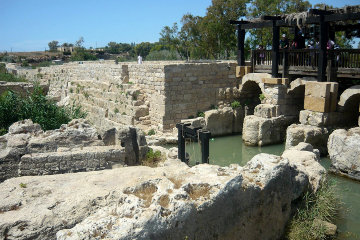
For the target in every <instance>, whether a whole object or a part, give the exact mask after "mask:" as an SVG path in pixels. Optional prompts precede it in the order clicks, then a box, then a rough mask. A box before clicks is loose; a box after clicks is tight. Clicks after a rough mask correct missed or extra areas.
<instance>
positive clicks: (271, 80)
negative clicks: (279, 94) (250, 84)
mask: <svg viewBox="0 0 360 240" xmlns="http://www.w3.org/2000/svg"><path fill="white" fill-rule="evenodd" d="M261 82H262V83H265V84H271V85H277V84H283V85H288V84H289V79H288V78H263V79H261Z"/></svg>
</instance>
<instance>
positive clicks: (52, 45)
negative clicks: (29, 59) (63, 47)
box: [48, 40, 59, 52]
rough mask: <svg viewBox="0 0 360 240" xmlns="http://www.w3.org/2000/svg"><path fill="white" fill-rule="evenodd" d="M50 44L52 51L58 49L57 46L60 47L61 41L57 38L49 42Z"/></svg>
mask: <svg viewBox="0 0 360 240" xmlns="http://www.w3.org/2000/svg"><path fill="white" fill-rule="evenodd" d="M48 46H49V50H50V51H52V52H54V51H57V48H58V47H59V42H58V41H56V40H53V41H51V42H49V43H48Z"/></svg>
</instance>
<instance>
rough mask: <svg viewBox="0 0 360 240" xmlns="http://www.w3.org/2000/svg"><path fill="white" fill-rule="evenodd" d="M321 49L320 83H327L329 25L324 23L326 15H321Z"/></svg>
mask: <svg viewBox="0 0 360 240" xmlns="http://www.w3.org/2000/svg"><path fill="white" fill-rule="evenodd" d="M319 17H320V39H319V40H320V49H319V63H318V65H319V66H318V81H319V82H325V81H326V65H327V56H326V45H327V41H328V23H327V22H324V15H320V16H319Z"/></svg>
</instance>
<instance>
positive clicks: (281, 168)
mask: <svg viewBox="0 0 360 240" xmlns="http://www.w3.org/2000/svg"><path fill="white" fill-rule="evenodd" d="M309 153H310V152H309ZM314 156H315V155H314ZM308 161H309V162H312V161H314V158H313V157H312V158H309V159H308ZM297 164H298V163H297V162H295V163H294V164H293V163H291V162H289V160H288V159H287V158H284V157H279V156H275V155H269V154H259V155H257V156H255V157H254V158H253V159H252V160H251V161H250V162H249V163H248V164H247V165H246V166H244V167H240V166H238V165H236V164H233V165H231V166H230V167H219V166H215V165H208V164H201V165H197V166H195V167H192V168H189V167H188V166H187V165H186V164H184V163H181V162H180V161H179V160H174V159H171V160H168V161H166V163H165V164H164V165H163V167H158V168H149V167H143V166H135V167H128V168H117V169H112V170H105V171H97V172H82V173H76V174H75V173H69V174H62V175H48V176H36V177H28V176H27V177H21V178H13V179H9V180H7V181H5V182H4V183H1V184H0V198H1V199H2V201H1V202H0V209H1V211H2V214H1V218H0V238H4V237H5V236H6V237H7V239H19V240H20V239H30V238H31V239H54V238H55V237H56V238H57V239H97V238H99V239H100V238H106V239H184V238H186V237H189V236H192V237H194V238H196V239H218V238H219V236H221V237H222V238H223V239H246V240H252V239H278V238H279V237H280V236H281V235H282V234H283V231H284V228H285V225H286V222H287V220H288V219H289V216H290V213H291V205H292V202H293V201H294V200H296V199H297V198H299V197H300V196H301V195H302V194H303V192H304V191H306V190H307V186H308V183H309V182H310V178H309V175H308V173H307V172H306V171H300V170H299V167H294V166H297Z"/></svg>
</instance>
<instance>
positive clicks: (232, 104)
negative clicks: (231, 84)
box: [231, 101, 240, 109]
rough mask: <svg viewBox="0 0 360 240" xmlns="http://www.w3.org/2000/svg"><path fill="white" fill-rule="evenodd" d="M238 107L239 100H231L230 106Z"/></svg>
mask: <svg viewBox="0 0 360 240" xmlns="http://www.w3.org/2000/svg"><path fill="white" fill-rule="evenodd" d="M238 107H240V102H239V101H233V102H232V103H231V108H232V109H235V108H238Z"/></svg>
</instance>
